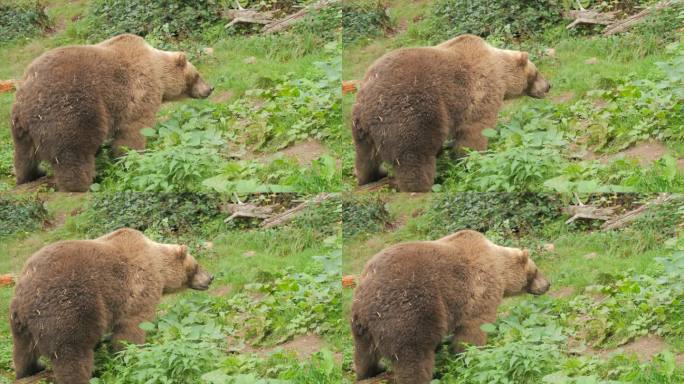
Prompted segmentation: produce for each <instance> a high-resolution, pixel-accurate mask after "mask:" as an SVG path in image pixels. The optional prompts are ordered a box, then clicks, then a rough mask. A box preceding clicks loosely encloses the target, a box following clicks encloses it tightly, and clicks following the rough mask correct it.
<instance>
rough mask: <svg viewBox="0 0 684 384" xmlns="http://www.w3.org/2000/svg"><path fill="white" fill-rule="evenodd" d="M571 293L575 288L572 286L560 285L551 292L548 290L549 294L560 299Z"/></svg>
mask: <svg viewBox="0 0 684 384" xmlns="http://www.w3.org/2000/svg"><path fill="white" fill-rule="evenodd" d="M573 293H575V288H573V287H560V288H558V289H556V290H554V291H552V292H549V296H551V297H554V298H556V299H562V298H565V297H568V296H570V295H572V294H573Z"/></svg>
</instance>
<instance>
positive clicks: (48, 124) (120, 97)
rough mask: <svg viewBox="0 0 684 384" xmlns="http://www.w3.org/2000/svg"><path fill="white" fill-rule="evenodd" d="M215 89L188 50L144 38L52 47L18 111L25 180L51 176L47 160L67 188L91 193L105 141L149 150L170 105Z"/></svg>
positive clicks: (32, 73)
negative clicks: (150, 132)
mask: <svg viewBox="0 0 684 384" xmlns="http://www.w3.org/2000/svg"><path fill="white" fill-rule="evenodd" d="M212 89H213V88H212V87H211V86H209V85H208V84H207V83H206V82H205V81H204V80H203V79H202V77H201V76H200V74H199V73H198V72H197V69H195V67H194V66H193V65H192V64H191V63H190V62H188V60H187V58H186V56H185V54H184V53H182V52H165V51H160V50H158V49H155V48H153V47H151V46H150V45H148V44H147V43H146V42H145V40H143V38H141V37H139V36H136V35H128V34H127V35H119V36H116V37H113V38H111V39H109V40H106V41H103V42H101V43H99V44H95V45H76V46H68V47H62V48H57V49H54V50H51V51H48V52H46V53H44V54H43V55H41V56H40V57H38V58H37V59H35V60H34V61H33V62H32V63H31V64H30V65H29V66H28V68H27V69H26V72H25V74H24V78H23V84H22V86H21V87H20V88H19V90H18V91H17V94H16V101H15V103H14V107H13V109H12V136H13V138H14V168H15V173H16V180H17V184H23V183H27V182H29V181H32V180H35V179H37V178H39V177H41V176H43V175H44V173H43V172H42V171H41V170H40V169H39V167H38V165H39V163H40V161H45V162H48V163H50V164H52V168H53V170H54V174H55V179H56V182H57V187H58V189H59V190H62V191H73V192H82V191H86V190H88V188H89V187H90V184H91V183H92V180H93V177H94V175H95V155H96V153H97V151H98V149H99V148H100V146H101V145H102V144H103V143H104V142H105V141H107V140H110V139H111V140H112V147H113V151H114V154H115V155H116V156H119V155H121V154H122V147H128V148H130V149H135V150H142V149H145V137H144V136H143V135H142V134H141V133H140V130H141V129H142V128H146V127H151V126H153V125H154V123H155V115H156V113H157V111H159V108H160V106H161V104H162V103H163V102H166V101H172V100H178V99H181V98H184V97H192V98H206V97H208V96H209V94H210V93H211V92H212Z"/></svg>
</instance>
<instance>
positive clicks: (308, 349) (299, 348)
mask: <svg viewBox="0 0 684 384" xmlns="http://www.w3.org/2000/svg"><path fill="white" fill-rule="evenodd" d="M324 346H325V341H323V339H321V338H320V337H319V336H316V335H303V336H297V337H295V338H294V339H292V340H290V341H287V342H285V343H283V344H279V345H276V346H273V347H268V348H255V347H252V346H251V345H248V344H245V345H244V348H243V349H242V351H241V352H246V353H256V354H257V355H259V356H260V357H267V356H268V355H270V354H271V353H273V352H274V351H276V350H277V349H283V350H285V351H288V352H294V353H295V354H296V355H297V357H298V358H299V359H302V360H303V359H306V358H308V357H309V356H311V355H313V354H314V353H316V352H318V351H320V350H321V349H322V348H323V347H324Z"/></svg>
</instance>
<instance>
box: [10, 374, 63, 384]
mask: <svg viewBox="0 0 684 384" xmlns="http://www.w3.org/2000/svg"><path fill="white" fill-rule="evenodd" d="M54 379H55V378H54V376H52V371H42V372H39V373H36V374H35V375H33V376H29V377H24V378H23V379H19V380H15V381H14V384H35V383H38V382H40V381H41V380H47V381H48V382H52V380H54Z"/></svg>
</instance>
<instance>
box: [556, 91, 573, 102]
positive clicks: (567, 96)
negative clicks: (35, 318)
mask: <svg viewBox="0 0 684 384" xmlns="http://www.w3.org/2000/svg"><path fill="white" fill-rule="evenodd" d="M574 97H575V92H572V91H567V92H563V93H561V94H558V95H554V96H552V97H551V101H553V102H554V103H556V104H565V103H568V102H570V101H571V100H572V99H573V98H574Z"/></svg>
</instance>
